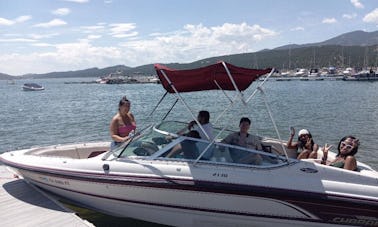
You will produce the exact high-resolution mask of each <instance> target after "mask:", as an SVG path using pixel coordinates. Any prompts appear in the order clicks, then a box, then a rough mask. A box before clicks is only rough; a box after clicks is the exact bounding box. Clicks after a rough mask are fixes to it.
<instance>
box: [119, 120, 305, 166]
mask: <svg viewBox="0 0 378 227" xmlns="http://www.w3.org/2000/svg"><path fill="white" fill-rule="evenodd" d="M184 125H186V124H185V123H184V122H179V121H163V122H161V123H159V124H157V125H153V126H151V127H149V128H147V129H146V130H144V131H143V132H141V133H140V134H139V135H138V136H136V137H135V138H134V139H133V140H132V141H131V142H130V143H128V144H124V145H123V146H122V147H120V148H118V149H116V150H114V151H113V156H114V158H117V159H118V160H129V159H134V160H158V161H171V162H181V163H192V164H193V165H195V164H198V163H201V164H212V165H227V166H239V167H248V168H259V169H267V168H268V169H269V168H278V167H281V166H286V165H287V161H286V158H285V157H284V156H280V155H276V154H273V153H268V152H265V151H260V150H256V149H250V148H245V147H241V146H237V145H232V144H226V143H222V142H221V139H218V140H217V141H215V142H214V143H212V142H211V141H208V140H206V139H198V138H192V137H187V136H185V135H178V134H177V133H175V132H176V130H177V129H179V128H181V127H182V126H184ZM169 128H171V129H172V130H173V131H172V130H169ZM216 130H221V129H219V128H218V129H216ZM233 132H235V131H232V130H227V134H228V133H233ZM176 135H177V136H176ZM224 135H226V133H225V134H224ZM184 143H185V144H188V143H189V144H194V145H195V146H196V147H194V148H197V149H198V154H197V156H194V157H193V158H186V157H185V154H183V153H184V152H183V151H181V153H179V154H178V155H176V156H174V157H167V156H168V154H169V153H170V152H172V150H173V149H174V148H175V147H177V146H178V145H179V144H180V145H182V144H184ZM208 145H211V149H207V150H206V151H205V153H204V154H202V150H205V149H206V147H207V146H208ZM191 149H193V145H191ZM231 151H232V152H237V153H244V154H245V155H246V156H248V157H251V158H249V159H248V160H247V161H248V162H245V161H241V162H238V161H235V160H234V159H232V158H231V156H230V152H231ZM191 152H192V150H191ZM207 152H209V153H210V152H211V155H212V156H211V157H209V158H207V159H205V158H202V157H204V155H206V154H207ZM120 154H121V155H120ZM255 156H256V157H257V156H259V157H257V158H258V159H260V158H261V160H257V161H256V160H255V159H254V157H255ZM296 162H297V161H296V160H292V161H291V162H290V163H291V164H294V163H296Z"/></svg>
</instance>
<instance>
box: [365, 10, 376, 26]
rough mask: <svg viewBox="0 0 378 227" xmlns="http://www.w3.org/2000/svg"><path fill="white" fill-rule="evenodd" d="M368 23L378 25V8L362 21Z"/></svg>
mask: <svg viewBox="0 0 378 227" xmlns="http://www.w3.org/2000/svg"><path fill="white" fill-rule="evenodd" d="M362 20H363V21H364V22H366V23H375V24H378V8H376V9H374V10H373V11H371V12H370V13H368V14H366V16H365V17H364V18H363V19H362Z"/></svg>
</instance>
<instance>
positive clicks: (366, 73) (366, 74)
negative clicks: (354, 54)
mask: <svg viewBox="0 0 378 227" xmlns="http://www.w3.org/2000/svg"><path fill="white" fill-rule="evenodd" d="M343 80H345V81H378V73H376V72H374V71H373V70H362V71H360V72H358V73H356V74H353V75H349V76H344V78H343Z"/></svg>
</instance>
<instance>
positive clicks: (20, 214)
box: [0, 164, 94, 227]
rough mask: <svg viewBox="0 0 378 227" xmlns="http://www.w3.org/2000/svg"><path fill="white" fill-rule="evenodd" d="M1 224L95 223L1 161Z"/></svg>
mask: <svg viewBox="0 0 378 227" xmlns="http://www.w3.org/2000/svg"><path fill="white" fill-rule="evenodd" d="M0 183H1V189H0V208H1V212H0V226H1V227H15V226H17V227H22V226H25V227H30V226H39V227H44V226H46V227H47V226H54V227H58V226H61V227H63V226H64V227H66V226H73V227H94V225H93V224H91V223H89V222H88V221H86V220H83V219H81V218H80V217H78V216H76V215H75V213H74V212H73V211H72V210H70V209H68V208H66V207H64V206H63V205H61V204H60V203H59V202H58V201H57V200H56V199H54V198H53V197H51V196H49V195H48V194H47V193H45V192H43V191H42V190H40V189H38V188H37V187H35V186H32V185H30V184H28V183H27V182H25V181H24V180H22V179H17V178H15V177H14V176H13V174H12V173H10V172H9V171H8V170H7V169H6V167H5V166H4V165H1V164H0Z"/></svg>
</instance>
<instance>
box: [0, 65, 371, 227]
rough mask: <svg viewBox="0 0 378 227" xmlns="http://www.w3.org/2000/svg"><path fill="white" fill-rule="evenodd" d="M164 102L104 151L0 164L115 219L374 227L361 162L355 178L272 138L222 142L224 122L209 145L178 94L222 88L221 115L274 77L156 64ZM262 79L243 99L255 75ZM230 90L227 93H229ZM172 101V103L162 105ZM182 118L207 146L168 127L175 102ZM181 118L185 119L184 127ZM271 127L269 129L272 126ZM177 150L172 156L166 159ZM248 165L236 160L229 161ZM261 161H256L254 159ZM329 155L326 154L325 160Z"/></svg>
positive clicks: (95, 147)
mask: <svg viewBox="0 0 378 227" xmlns="http://www.w3.org/2000/svg"><path fill="white" fill-rule="evenodd" d="M155 69H156V71H157V74H158V76H159V79H160V81H161V85H162V86H163V88H164V89H165V90H166V93H165V94H164V95H163V97H162V98H161V99H160V100H159V102H158V104H157V105H156V106H155V108H154V109H153V110H152V112H151V113H150V115H153V114H154V113H156V112H158V111H159V106H160V105H161V104H162V103H163V100H165V97H166V96H167V95H174V97H175V99H173V101H174V102H173V104H172V106H171V108H169V110H168V111H167V108H166V106H164V108H162V109H164V112H165V111H167V113H166V114H165V115H164V117H163V118H162V120H160V121H158V122H156V123H153V124H151V125H148V126H146V127H145V128H143V129H142V130H138V131H137V132H136V133H135V134H134V135H133V137H132V138H131V139H130V140H129V141H127V142H125V143H123V144H122V145H120V146H119V147H118V148H116V149H113V150H110V148H109V146H110V143H109V142H91V143H79V144H66V145H52V146H46V147H33V148H29V149H22V150H16V151H10V152H6V153H3V154H1V155H0V161H1V162H2V163H3V164H4V165H6V166H7V167H8V168H9V170H10V171H12V172H13V173H14V174H16V175H18V176H19V177H20V178H23V179H24V180H25V181H27V182H28V183H30V184H33V185H36V186H38V187H40V188H42V189H44V190H46V191H49V192H51V193H54V194H57V195H59V196H62V197H65V198H68V199H70V200H71V201H74V202H76V203H78V204H81V205H84V206H86V207H89V208H92V209H95V210H97V211H100V212H103V213H107V214H111V215H114V216H119V217H131V218H136V219H141V220H145V221H150V222H154V223H160V224H165V225H170V226H293V225H299V226H335V225H358V226H361V225H364V226H376V225H377V224H378V218H377V210H378V173H377V172H376V171H375V170H374V169H373V168H371V167H370V166H368V165H366V164H364V163H361V162H358V163H357V164H358V171H350V170H344V169H341V168H336V167H331V166H327V165H322V164H320V160H321V158H322V157H319V159H305V160H297V159H295V157H296V150H290V149H288V148H287V147H286V144H285V142H284V141H283V140H281V139H280V136H279V133H278V130H276V131H277V137H278V138H271V137H264V136H259V137H258V140H259V142H260V144H261V149H258V148H257V147H256V149H251V148H245V147H240V146H237V145H233V144H226V143H223V142H222V139H223V138H224V137H225V136H226V135H228V134H229V133H232V132H235V131H234V130H232V129H230V127H229V125H228V124H230V123H229V122H228V123H226V125H225V126H222V127H217V124H216V122H217V121H215V122H213V123H214V135H215V136H214V138H209V137H208V135H207V134H206V131H205V130H204V129H203V128H202V126H201V125H200V124H199V122H198V120H197V118H196V116H194V114H193V113H194V112H195V111H193V110H192V109H191V108H192V107H191V106H190V105H188V104H187V100H188V99H190V96H187V95H182V93H184V92H197V91H198V92H199V91H206V90H220V91H217V92H220V93H223V94H224V95H229V94H230V92H232V91H234V92H232V94H234V96H232V97H229V103H226V107H225V108H224V111H223V112H222V113H220V114H219V115H218V117H217V118H216V119H218V118H219V119H220V118H222V117H223V116H226V113H227V112H228V111H230V110H231V109H232V107H233V106H235V105H236V104H242V105H248V103H249V102H250V100H252V99H254V98H256V97H259V96H261V97H263V99H264V103H265V105H266V107H267V109H268V112H269V116H271V119H272V122H273V123H274V118H273V117H272V114H271V111H270V109H269V102H268V99H267V96H266V95H265V90H264V88H263V87H264V85H265V82H266V81H267V80H268V78H269V77H270V76H271V74H272V72H273V71H274V70H271V69H264V70H256V69H247V68H241V67H237V66H234V65H231V64H228V63H225V62H219V63H217V64H213V65H209V66H206V67H202V68H198V69H186V70H175V69H171V68H168V67H166V66H163V65H160V64H156V65H155ZM266 74H268V75H267V76H266V79H265V80H264V81H262V82H261V83H259V85H258V86H257V87H256V89H254V91H253V92H252V93H251V94H249V95H248V96H246V89H247V88H248V87H249V86H250V85H251V84H252V82H253V81H255V80H257V79H258V78H259V77H260V76H262V75H266ZM226 91H227V92H226ZM168 101H172V99H168ZM177 103H179V104H181V105H182V106H183V108H185V109H186V110H188V112H189V113H190V115H191V117H192V118H193V120H194V121H196V123H197V124H198V126H199V130H201V131H202V132H203V133H204V134H205V135H207V136H206V138H203V139H202V138H193V137H189V136H188V134H182V133H180V132H182V130H183V129H185V128H187V123H186V121H185V122H183V121H175V120H167V116H168V115H169V114H170V113H171V111H172V110H173V107H174V106H175V105H176V104H177ZM181 120H182V119H181ZM273 125H274V128H277V127H276V124H275V123H274V124H273ZM173 151H175V152H173ZM235 152H237V153H240V154H244V155H248V156H250V157H253V158H252V159H251V161H250V162H239V161H236V160H235V159H233V158H232V153H235ZM254 157H259V159H254ZM334 158H335V154H334V153H331V154H329V155H328V160H329V161H332V160H333V159H334Z"/></svg>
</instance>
